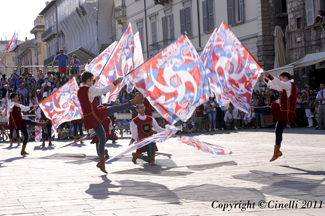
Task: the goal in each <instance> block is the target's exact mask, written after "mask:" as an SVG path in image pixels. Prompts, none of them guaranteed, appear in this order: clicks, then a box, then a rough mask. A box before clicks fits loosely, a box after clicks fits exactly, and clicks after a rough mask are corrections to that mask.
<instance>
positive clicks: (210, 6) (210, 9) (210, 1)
mask: <svg viewBox="0 0 325 216" xmlns="http://www.w3.org/2000/svg"><path fill="white" fill-rule="evenodd" d="M242 1H243V0H242ZM213 2H214V0H208V12H209V18H208V20H209V26H208V27H209V31H211V30H214V14H213V11H214V4H213Z"/></svg>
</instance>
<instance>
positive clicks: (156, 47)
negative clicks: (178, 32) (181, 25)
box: [149, 39, 174, 56]
mask: <svg viewBox="0 0 325 216" xmlns="http://www.w3.org/2000/svg"><path fill="white" fill-rule="evenodd" d="M173 41H174V39H166V40H162V41H159V42H156V43H152V44H150V45H149V55H150V56H152V55H154V54H156V53H157V52H159V51H160V50H162V49H163V48H164V47H166V46H168V45H169V44H170V43H172V42H173Z"/></svg>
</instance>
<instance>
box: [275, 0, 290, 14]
mask: <svg viewBox="0 0 325 216" xmlns="http://www.w3.org/2000/svg"><path fill="white" fill-rule="evenodd" d="M273 8H274V14H276V15H279V14H286V13H287V1H286V0H273Z"/></svg>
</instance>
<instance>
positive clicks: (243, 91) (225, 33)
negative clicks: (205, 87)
mask: <svg viewBox="0 0 325 216" xmlns="http://www.w3.org/2000/svg"><path fill="white" fill-rule="evenodd" d="M201 60H202V61H203V64H204V67H205V69H206V73H207V76H208V77H209V81H210V83H211V88H212V91H213V92H214V93H216V95H217V99H220V101H219V103H220V105H225V104H227V103H229V101H230V102H232V104H233V105H234V106H235V107H237V108H238V109H240V110H242V111H244V112H247V113H250V109H249V108H250V100H251V97H252V91H253V87H254V85H255V84H256V82H257V79H258V77H259V75H260V74H261V73H262V72H263V69H262V68H261V66H260V65H259V64H258V63H257V62H256V61H255V59H254V58H253V57H252V55H251V54H250V53H249V52H248V51H247V49H246V48H245V47H244V46H243V45H242V44H241V42H240V41H239V40H238V38H237V37H236V36H235V35H234V34H233V33H232V32H231V30H230V29H229V27H228V26H227V25H226V24H225V23H224V22H223V23H222V24H221V25H220V27H219V28H218V30H215V31H214V32H213V34H212V35H211V38H210V40H209V41H208V43H207V45H206V47H205V49H204V51H203V53H202V55H201ZM228 99H229V100H228Z"/></svg>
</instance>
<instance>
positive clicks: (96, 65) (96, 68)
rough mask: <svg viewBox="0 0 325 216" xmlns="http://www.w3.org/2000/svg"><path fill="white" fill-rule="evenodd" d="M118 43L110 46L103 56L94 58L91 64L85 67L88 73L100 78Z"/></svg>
mask: <svg viewBox="0 0 325 216" xmlns="http://www.w3.org/2000/svg"><path fill="white" fill-rule="evenodd" d="M116 44H117V42H116V41H114V42H113V43H112V44H111V45H110V46H108V47H107V48H106V49H105V50H104V51H103V52H102V53H101V54H99V55H98V56H97V57H96V58H94V59H93V60H92V61H91V62H90V63H89V64H87V65H86V66H85V70H86V71H90V72H92V73H93V74H94V75H95V77H96V76H98V75H99V74H100V73H101V71H102V69H103V67H104V65H105V64H106V62H107V61H108V60H109V58H110V56H111V54H112V52H113V51H114V49H115V47H116Z"/></svg>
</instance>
